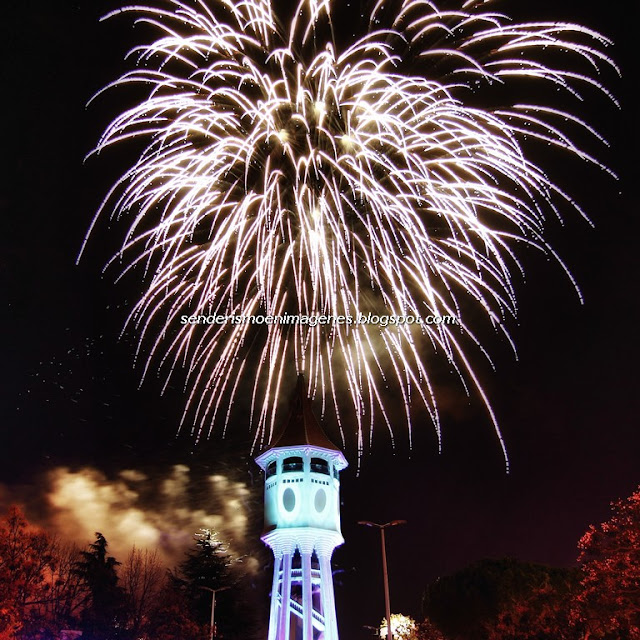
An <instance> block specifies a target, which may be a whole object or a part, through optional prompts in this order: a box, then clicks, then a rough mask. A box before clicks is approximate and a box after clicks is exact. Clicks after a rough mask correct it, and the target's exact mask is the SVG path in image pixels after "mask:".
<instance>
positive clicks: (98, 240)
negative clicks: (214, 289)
mask: <svg viewBox="0 0 640 640" xmlns="http://www.w3.org/2000/svg"><path fill="white" fill-rule="evenodd" d="M511 4H512V5H515V4H516V3H515V2H513V3H511ZM517 4H518V5H520V6H519V8H518V10H519V12H520V13H519V17H523V18H527V19H530V20H535V19H549V18H552V17H553V18H558V19H567V20H572V21H577V22H581V23H583V24H586V25H588V26H590V27H592V28H595V29H597V30H599V31H601V32H603V33H604V34H606V35H608V36H610V37H611V38H612V39H613V40H614V42H615V43H616V46H615V47H613V48H612V49H611V50H610V54H611V55H612V57H613V58H614V59H615V60H616V61H617V62H618V64H619V65H620V67H621V69H622V74H623V77H622V80H619V79H616V78H615V76H614V75H613V74H608V76H607V77H603V79H602V80H603V82H604V83H605V84H607V86H609V87H610V88H611V89H612V91H613V92H614V93H615V95H616V96H617V97H618V98H619V99H620V101H621V104H622V109H621V110H617V109H616V108H615V107H614V106H613V105H612V104H611V103H607V101H606V100H605V99H603V98H598V97H594V98H593V100H589V101H588V102H587V103H586V104H585V105H584V111H582V112H580V115H581V116H582V117H584V118H585V119H587V120H589V121H590V123H591V124H594V125H595V126H596V128H597V129H598V130H599V131H600V132H601V133H602V134H603V135H604V136H605V137H606V138H607V139H608V140H609V142H610V147H609V148H608V149H606V148H598V147H597V146H595V145H594V146H593V147H592V149H591V150H592V151H594V152H595V153H596V154H597V155H598V157H599V158H600V159H601V160H602V161H603V162H604V163H605V164H606V165H608V166H610V167H611V168H612V169H613V170H614V171H615V172H616V173H617V174H618V176H619V179H618V180H614V179H611V178H610V177H609V176H607V175H606V174H605V173H604V172H601V171H598V170H597V169H596V168H594V167H589V166H587V165H586V163H580V162H578V161H572V162H570V163H567V162H565V161H564V158H563V159H562V160H558V159H554V158H551V165H549V161H547V165H546V166H547V168H548V169H549V173H550V174H551V175H552V176H553V177H555V178H556V179H558V178H560V179H561V180H562V184H563V186H565V187H566V188H567V190H568V191H570V192H571V194H572V195H573V196H574V197H575V198H576V199H577V200H578V201H579V202H580V203H581V204H582V205H583V206H584V208H585V210H586V212H587V213H588V215H589V216H590V217H591V219H592V221H593V222H594V224H595V228H591V227H590V226H589V225H588V224H586V223H585V222H584V221H583V220H581V219H580V218H579V216H578V215H577V214H576V215H572V214H571V212H566V216H565V224H564V225H561V224H559V223H558V222H556V221H550V224H549V229H548V233H549V235H548V239H549V241H550V244H551V245H552V246H553V247H554V248H555V249H556V250H557V252H558V253H559V255H560V256H562V258H563V260H564V262H565V263H566V264H567V265H568V266H569V268H570V269H571V272H572V274H573V275H574V277H575V279H576V280H577V282H578V283H579V286H580V288H581V291H582V293H583V295H584V299H585V303H584V304H583V305H581V304H580V302H579V300H578V298H577V296H576V294H575V291H574V290H573V288H572V285H571V283H570V282H569V280H568V279H567V278H566V277H565V276H564V274H563V272H562V270H561V269H560V268H559V266H558V265H557V264H556V263H554V262H552V261H548V260H547V259H546V258H544V257H542V256H540V255H539V254H536V253H535V252H527V251H524V252H523V253H521V254H520V258H521V261H522V263H523V265H524V267H525V269H526V279H524V278H521V279H516V283H515V287H516V292H517V294H518V297H519V309H520V315H519V319H518V322H513V323H512V324H511V325H510V329H511V333H512V336H513V338H514V341H515V343H516V345H517V347H518V355H519V360H518V361H517V362H516V361H515V360H514V358H513V356H512V355H511V353H510V350H509V348H508V345H506V344H505V343H504V341H500V340H499V339H498V338H497V337H495V336H491V335H488V336H487V341H488V343H489V347H490V349H489V350H490V352H491V353H492V354H493V355H494V357H495V363H496V371H495V372H493V371H491V370H490V368H489V367H487V366H485V365H483V364H482V363H481V362H480V361H478V367H479V371H480V375H481V379H482V382H483V385H484V387H485V389H486V391H487V393H488V396H489V398H490V400H491V403H492V406H493V408H494V410H495V413H496V415H497V417H498V420H499V424H500V426H501V429H502V430H503V433H504V437H505V440H506V444H507V447H508V451H509V457H510V461H511V472H510V474H508V475H507V474H506V473H505V467H504V462H503V459H502V453H501V451H500V447H499V445H498V442H497V440H496V437H495V434H494V432H493V430H492V427H491V424H490V421H489V419H488V418H487V416H486V413H485V411H484V409H483V407H482V406H481V403H480V402H479V401H478V400H477V399H476V398H473V397H472V398H471V399H469V398H467V397H466V396H465V395H464V393H463V392H462V390H461V389H460V388H459V385H458V384H457V383H456V381H455V380H454V379H453V378H451V379H448V378H446V377H444V378H443V380H442V382H440V380H439V385H438V386H439V397H440V408H441V410H442V418H443V451H442V453H441V454H438V450H437V442H436V438H435V436H434V433H433V429H432V427H431V425H430V424H429V423H428V421H427V420H426V418H425V419H424V420H423V419H422V418H421V417H420V416H418V418H417V419H416V421H415V424H414V442H413V448H412V450H409V449H408V447H407V437H406V429H403V428H399V429H398V431H397V433H396V439H395V448H394V447H392V445H391V442H390V439H389V437H388V436H387V435H386V434H385V432H384V429H380V430H379V432H378V433H377V434H376V436H375V438H374V442H373V446H372V449H371V451H370V452H369V451H367V453H366V454H365V455H364V457H363V458H362V459H361V461H360V463H359V464H358V461H357V455H356V451H355V447H354V446H353V438H350V439H349V442H348V443H347V451H346V455H347V458H348V460H349V462H350V468H349V469H348V470H347V471H345V472H344V473H343V481H342V497H343V508H342V521H343V534H344V536H345V539H346V543H345V545H344V546H343V547H342V548H340V549H338V550H337V551H336V554H335V557H334V558H335V566H336V567H337V568H338V569H340V573H338V574H337V576H338V580H339V583H338V585H337V588H336V598H337V601H338V617H339V624H340V625H341V628H342V629H343V633H344V631H345V630H348V631H349V633H350V635H349V636H347V635H345V637H352V638H357V637H360V636H359V635H358V633H361V634H363V633H365V632H364V631H360V632H357V630H358V629H362V627H363V626H364V625H376V624H377V623H378V622H379V620H380V619H381V618H382V616H383V611H384V607H383V602H382V583H381V567H380V556H379V538H378V536H377V533H376V532H374V531H372V530H369V529H364V528H362V527H358V526H357V524H356V523H357V521H358V520H373V521H377V522H386V521H388V520H391V519H397V518H401V519H406V520H407V525H405V526H403V527H399V528H396V529H394V530H392V531H391V532H390V533H389V537H388V541H389V564H390V573H391V596H392V610H393V611H398V612H404V613H408V614H413V615H418V614H419V608H420V596H421V591H422V588H423V586H424V585H426V584H427V583H428V582H429V581H431V580H433V579H435V578H436V577H437V576H440V575H445V574H448V573H451V572H453V571H455V570H457V569H460V568H462V567H464V566H466V565H468V564H469V563H471V562H474V561H477V560H479V559H481V558H486V557H503V556H512V557H517V558H519V559H521V560H529V561H536V562H542V563H549V564H556V565H565V566H566V565H570V564H571V563H573V562H575V559H576V556H577V549H576V543H577V540H578V539H579V538H580V536H581V535H582V533H583V532H584V531H585V530H586V528H587V527H588V525H589V524H591V523H597V522H601V521H603V520H605V519H606V518H607V517H608V513H609V503H610V501H612V500H614V499H616V498H619V497H626V496H628V495H629V494H630V493H631V492H632V491H633V490H634V488H635V487H636V486H637V485H638V483H639V482H640V465H639V464H638V460H639V459H640V435H639V430H638V428H637V421H638V419H637V416H638V414H639V409H640V407H639V396H640V393H639V392H638V375H637V360H638V352H637V343H638V340H637V330H638V321H639V315H638V291H639V287H638V271H639V270H638V261H637V256H638V248H637V238H638V226H637V204H636V196H635V193H634V192H633V184H635V182H636V181H637V176H638V168H639V167H638V162H637V155H636V154H633V153H632V149H634V150H635V148H637V146H638V142H640V139H639V137H638V125H637V108H636V107H635V106H634V105H633V103H631V100H630V99H631V86H632V84H634V83H635V79H636V77H637V70H636V68H635V66H632V62H636V60H637V53H636V50H635V49H632V45H633V44H635V42H634V40H632V38H635V36H634V34H632V33H631V28H632V25H633V24H637V17H638V16H637V9H636V10H635V12H636V15H635V16H632V15H630V14H627V13H624V12H623V11H622V10H618V11H613V10H609V9H608V6H607V5H603V4H602V3H599V4H598V5H597V7H596V5H595V4H593V6H592V5H590V4H585V3H583V2H580V1H578V0H565V1H561V2H554V3H552V2H530V3H528V4H529V5H530V8H529V9H525V8H524V7H523V6H521V5H522V4H523V3H521V2H518V3H517ZM118 5H119V3H116V2H105V1H102V0H91V1H90V0H77V1H75V2H71V1H69V0H62V1H60V2H45V1H44V0H31V1H24V2H20V3H18V2H10V3H9V9H8V18H7V15H6V11H7V10H6V9H5V11H3V14H4V16H3V22H4V25H3V26H4V27H5V29H4V31H5V35H4V36H3V37H2V39H1V41H2V42H1V45H0V46H2V47H3V49H4V51H3V55H2V67H1V69H2V71H1V72H2V81H1V83H0V87H2V95H3V99H2V109H3V118H2V122H3V123H4V127H3V131H2V152H3V153H2V155H3V161H4V162H3V164H4V168H3V171H2V172H1V173H0V175H1V176H2V178H1V179H2V183H1V184H2V186H1V190H0V208H1V212H2V218H1V219H2V224H3V231H2V234H0V243H1V246H2V259H1V262H0V278H1V280H0V282H1V287H2V292H3V298H4V300H5V304H4V306H3V309H4V313H3V314H2V335H3V340H2V354H1V356H0V363H1V365H2V394H1V396H0V398H1V404H0V407H1V413H0V420H1V422H0V424H1V427H0V483H1V484H0V506H6V504H8V503H10V502H11V501H14V500H18V501H21V502H23V503H24V504H25V505H26V506H27V509H28V513H29V515H30V516H31V517H32V518H33V519H35V520H39V521H41V522H43V523H47V522H48V521H50V513H49V507H48V506H47V504H46V500H45V499H44V497H43V496H44V494H45V490H46V486H45V485H46V482H47V481H46V480H45V478H46V474H47V473H50V472H51V471H52V470H55V469H59V468H61V467H67V468H69V469H71V470H77V469H81V468H89V467H90V468H92V469H95V470H98V471H99V472H100V473H101V474H103V477H104V478H105V479H107V480H108V479H110V478H113V477H114V476H115V475H116V474H117V473H118V472H120V471H122V470H123V469H141V470H144V472H145V473H147V474H148V475H149V476H154V474H155V475H157V476H158V477H160V476H162V477H164V476H165V475H166V474H167V473H168V471H167V470H168V469H170V468H171V467H172V465H175V464H177V463H180V464H184V465H188V466H189V467H190V469H192V482H193V483H194V484H195V485H197V483H198V478H200V477H204V476H206V475H207V474H210V473H223V474H227V475H228V476H229V477H232V478H233V479H234V480H236V481H238V482H244V483H247V484H248V486H249V487H250V489H251V490H252V491H253V492H254V493H252V495H257V496H258V497H259V495H260V484H259V483H260V479H259V475H258V472H257V467H255V466H254V465H253V463H251V461H250V459H249V447H250V442H251V434H250V433H249V431H248V428H247V426H246V422H245V421H244V419H243V416H242V413H241V412H240V415H238V416H237V417H236V418H234V424H232V428H231V429H230V436H229V437H228V438H227V439H226V440H221V439H220V437H217V436H215V435H214V437H213V438H212V439H211V440H210V441H204V442H200V443H198V444H195V443H194V440H193V439H192V438H191V437H189V434H188V433H187V432H188V429H187V432H185V433H183V434H181V435H180V436H178V437H176V430H177V425H178V423H179V422H180V419H181V416H182V411H183V407H184V403H183V394H182V390H181V388H180V387H179V385H175V386H172V387H171V388H170V389H169V390H168V391H167V393H165V395H163V396H161V395H160V387H161V384H160V383H159V382H158V381H156V380H154V379H153V378H151V379H150V380H149V381H147V382H146V383H145V384H144V385H143V386H142V387H141V388H139V384H138V383H139V377H140V376H139V371H137V370H134V368H133V349H134V344H135V342H134V337H133V336H131V335H125V336H124V337H122V338H119V334H120V331H121V328H122V325H123V321H124V318H125V317H126V312H127V309H128V308H129V307H130V305H131V304H132V301H133V300H135V298H136V295H137V291H138V290H139V283H136V282H135V281H134V282H131V281H127V282H124V283H119V284H116V283H114V280H115V277H116V275H117V273H116V271H107V272H106V273H104V274H103V273H102V266H103V265H104V264H105V263H106V261H107V260H108V259H109V257H110V256H111V255H112V254H113V253H114V251H115V250H116V249H117V248H118V247H119V243H120V241H121V238H122V232H123V227H122V226H118V225H114V228H112V229H109V228H108V225H107V224H106V223H105V222H101V223H100V224H99V225H98V228H97V230H96V232H95V234H94V235H93V236H92V238H91V241H90V242H89V245H88V248H87V252H86V254H85V255H84V256H83V258H82V260H81V261H80V264H79V265H76V258H77V256H78V252H79V249H80V246H81V243H82V240H83V237H84V235H85V233H86V230H87V228H88V226H89V224H90V222H91V219H92V217H93V215H94V212H95V211H96V209H97V208H98V206H99V204H100V202H101V200H102V198H103V197H104V195H105V194H106V192H107V190H108V188H109V186H110V185H111V184H112V183H113V182H114V180H116V179H117V178H118V176H119V175H120V174H121V173H122V172H123V171H124V170H125V169H126V168H128V166H129V164H128V163H129V162H131V158H132V157H135V151H136V148H135V146H136V145H132V146H130V147H127V146H126V145H125V146H123V147H120V148H119V149H117V150H113V151H111V152H109V153H105V154H104V155H102V156H101V157H99V158H91V159H89V160H88V161H87V162H84V157H85V155H86V154H87V153H88V152H89V151H90V149H91V148H92V146H93V145H94V144H95V142H96V141H97V139H98V137H99V135H100V133H101V132H102V130H103V128H104V127H105V126H106V124H107V123H108V122H109V120H110V119H111V118H112V117H114V116H115V115H116V114H117V113H118V110H119V109H120V108H121V107H122V100H123V99H124V100H126V97H123V95H122V93H118V92H117V91H116V92H112V93H108V94H106V95H105V96H103V97H100V98H99V99H97V100H96V101H95V102H93V103H92V104H91V105H90V106H88V107H87V106H86V105H87V102H88V100H89V99H90V98H91V96H92V95H94V94H95V93H96V92H97V91H98V90H99V89H100V88H101V87H103V86H105V85H106V84H107V83H108V82H110V81H112V80H114V79H115V78H116V77H117V76H118V75H119V74H120V73H122V72H123V71H124V70H126V69H127V68H128V63H126V62H124V61H123V57H124V54H125V53H126V51H127V50H128V49H129V48H130V47H131V46H133V45H134V44H135V43H136V42H137V41H138V39H139V38H140V37H141V34H143V33H144V30H141V29H137V30H136V29H132V28H131V21H130V20H127V18H126V17H125V18H118V19H116V20H113V21H110V22H106V23H105V22H102V23H101V22H99V18H100V16H102V15H104V14H105V13H106V12H107V11H109V10H111V9H113V8H115V7H117V6H118ZM609 6H610V7H611V8H613V6H614V5H609ZM616 6H617V5H616ZM501 8H503V9H504V10H505V11H507V12H509V3H507V2H505V3H502V5H501ZM326 430H327V432H328V433H329V435H330V436H331V437H332V438H333V439H334V440H336V441H337V430H336V426H335V423H334V422H331V421H329V422H328V423H327V424H326ZM358 467H359V468H360V470H359V473H357V468H358ZM105 481H106V480H105ZM192 493H193V496H195V497H193V496H192V498H193V499H194V500H196V499H197V495H198V490H197V486H196V488H195V489H194V490H193V492H192ZM247 504H248V507H247V508H250V509H254V512H253V514H252V516H251V517H252V522H255V521H258V520H259V518H260V514H259V513H257V514H256V513H255V502H253V500H249V501H248V502H247ZM203 507H204V508H205V510H206V505H203ZM93 530H94V529H92V528H89V529H88V532H87V534H86V536H87V540H88V539H89V538H90V537H91V536H92V533H93ZM104 533H105V535H106V536H107V538H109V531H104ZM187 533H188V534H190V533H191V532H187ZM265 557H268V556H265ZM264 607H265V615H266V612H267V608H268V605H267V602H266V601H265V603H264Z"/></svg>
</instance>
